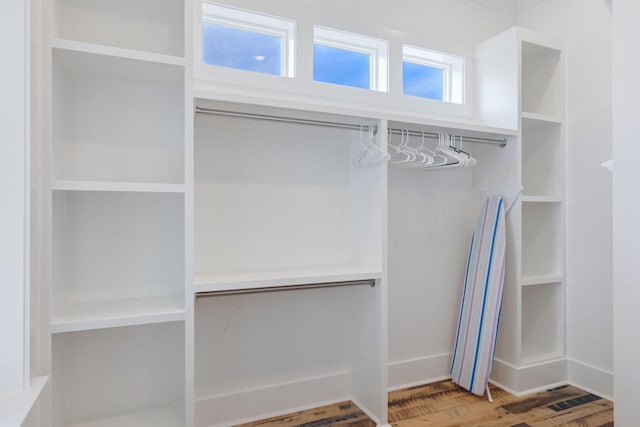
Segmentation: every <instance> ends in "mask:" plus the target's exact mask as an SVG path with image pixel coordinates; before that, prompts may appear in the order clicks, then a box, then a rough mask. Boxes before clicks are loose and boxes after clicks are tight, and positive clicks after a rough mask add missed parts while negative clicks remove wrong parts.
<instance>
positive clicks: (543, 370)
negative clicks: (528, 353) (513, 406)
mask: <svg viewBox="0 0 640 427" xmlns="http://www.w3.org/2000/svg"><path fill="white" fill-rule="evenodd" d="M567 365H568V363H567V359H566V358H560V359H554V360H549V361H546V362H540V363H535V364H532V365H527V366H520V367H517V366H514V365H511V364H510V363H507V362H504V361H502V360H500V359H494V362H493V370H492V371H491V377H490V379H489V382H490V383H491V384H493V385H495V386H497V387H500V388H501V389H503V390H505V391H508V392H509V393H511V394H513V395H515V396H525V395H527V394H531V393H537V392H539V391H543V390H548V389H550V388H554V387H560V386H562V385H567V384H568V383H569V381H568V378H569V376H568V367H567Z"/></svg>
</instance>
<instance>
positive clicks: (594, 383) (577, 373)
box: [569, 359, 613, 400]
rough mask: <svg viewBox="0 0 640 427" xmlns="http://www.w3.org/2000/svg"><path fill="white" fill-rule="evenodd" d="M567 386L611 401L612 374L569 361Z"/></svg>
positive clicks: (575, 361) (572, 360)
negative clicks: (569, 385)
mask: <svg viewBox="0 0 640 427" xmlns="http://www.w3.org/2000/svg"><path fill="white" fill-rule="evenodd" d="M569 384H571V385H573V386H575V387H578V388H580V389H582V390H584V391H588V392H589V393H593V394H595V395H596V396H600V397H602V398H604V399H608V400H613V372H610V371H606V370H604V369H600V368H597V367H595V366H592V365H589V364H586V363H583V362H579V361H577V360H574V359H569Z"/></svg>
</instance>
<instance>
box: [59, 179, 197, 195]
mask: <svg viewBox="0 0 640 427" xmlns="http://www.w3.org/2000/svg"><path fill="white" fill-rule="evenodd" d="M51 189H52V190H58V191H115V192H133V193H184V189H185V186H184V184H164V183H155V182H112V181H63V180H56V181H54V182H53V184H52V186H51Z"/></svg>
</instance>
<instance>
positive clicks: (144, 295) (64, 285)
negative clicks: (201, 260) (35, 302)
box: [52, 191, 184, 332]
mask: <svg viewBox="0 0 640 427" xmlns="http://www.w3.org/2000/svg"><path fill="white" fill-rule="evenodd" d="M183 242H184V202H183V195H182V194H163V193H119V192H91V191H86V192H85V191H55V192H54V194H53V284H52V329H53V332H63V331H68V330H82V329H91V328H100V327H111V326H121V325H126V324H140V323H150V322H160V321H174V320H180V319H184V258H183V254H182V247H183Z"/></svg>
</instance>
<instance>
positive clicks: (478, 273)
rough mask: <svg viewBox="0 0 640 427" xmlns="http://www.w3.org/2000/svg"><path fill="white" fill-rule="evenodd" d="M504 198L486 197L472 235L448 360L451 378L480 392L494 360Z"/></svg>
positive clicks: (503, 241) (501, 275)
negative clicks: (454, 335) (451, 355)
mask: <svg viewBox="0 0 640 427" xmlns="http://www.w3.org/2000/svg"><path fill="white" fill-rule="evenodd" d="M505 210H506V207H505V205H504V200H503V199H502V197H500V196H492V197H489V198H487V199H486V200H485V201H484V205H483V207H482V212H481V213H480V217H479V218H478V223H477V225H476V229H475V231H474V233H473V237H472V239H471V247H470V249H469V256H468V258H467V266H466V269H465V279H464V284H463V288H462V295H461V297H460V305H459V309H458V325H457V328H456V339H455V345H454V350H453V361H452V363H451V377H452V380H453V382H454V383H456V384H458V385H460V386H461V387H463V388H465V389H467V390H469V391H470V392H472V393H473V394H476V395H478V396H482V395H484V393H485V391H486V388H487V382H488V381H489V374H490V373H491V367H492V365H493V355H494V352H495V347H496V338H497V332H498V324H499V322H500V308H501V305H502V290H503V287H504V272H505V249H506V227H505Z"/></svg>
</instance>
